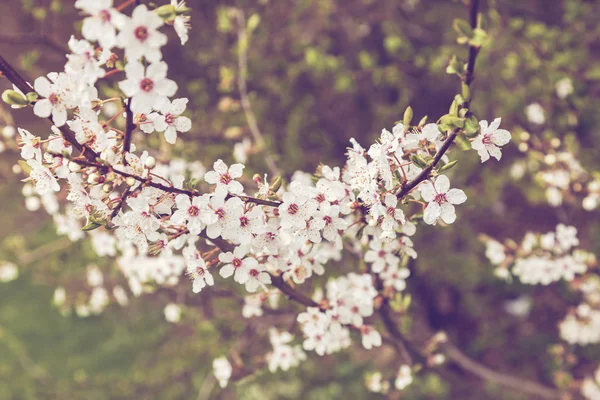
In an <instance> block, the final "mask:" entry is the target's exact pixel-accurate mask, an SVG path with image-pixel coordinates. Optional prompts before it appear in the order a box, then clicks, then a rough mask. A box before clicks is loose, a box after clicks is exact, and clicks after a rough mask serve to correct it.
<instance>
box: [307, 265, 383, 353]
mask: <svg viewBox="0 0 600 400" xmlns="http://www.w3.org/2000/svg"><path fill="white" fill-rule="evenodd" d="M376 296H377V290H376V289H375V287H374V286H373V280H372V277H371V275H369V274H362V275H359V274H355V273H350V274H348V275H347V276H341V277H339V278H337V279H333V280H330V281H329V282H328V283H327V302H328V303H329V307H328V309H327V310H326V311H325V312H322V310H320V309H319V308H317V307H308V308H307V310H306V312H303V313H301V314H299V315H298V322H299V323H300V324H301V326H302V332H303V333H304V342H303V344H302V346H303V347H304V349H305V350H314V351H315V352H316V353H317V354H319V355H324V354H332V353H335V352H338V351H340V350H342V349H344V348H346V347H348V346H350V344H351V342H350V329H351V328H354V329H356V330H358V331H360V333H361V334H362V344H363V346H364V347H365V348H366V349H371V348H373V347H378V346H381V335H380V334H379V332H377V330H376V329H375V328H374V327H373V326H370V325H365V323H364V319H365V318H367V317H370V316H371V315H373V312H374V300H375V297H376Z"/></svg>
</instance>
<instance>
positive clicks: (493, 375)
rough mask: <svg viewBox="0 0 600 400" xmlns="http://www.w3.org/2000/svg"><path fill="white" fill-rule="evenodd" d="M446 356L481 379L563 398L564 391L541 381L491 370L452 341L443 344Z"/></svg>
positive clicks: (520, 390) (530, 393)
mask: <svg viewBox="0 0 600 400" xmlns="http://www.w3.org/2000/svg"><path fill="white" fill-rule="evenodd" d="M443 347H444V350H445V354H446V356H447V357H448V358H449V359H450V360H451V361H452V362H453V363H454V364H456V365H458V366H459V367H461V368H462V369H464V370H465V371H468V372H470V373H472V374H473V375H475V376H478V377H480V378H481V379H483V380H485V381H487V382H492V383H495V384H497V385H499V386H503V387H506V388H509V389H512V390H514V391H517V392H521V393H525V394H528V395H531V396H537V398H543V399H561V398H563V395H564V393H562V392H561V391H559V390H556V389H552V388H549V387H546V386H543V385H540V384H539V383H536V382H533V381H529V380H526V379H521V378H517V377H515V376H512V375H507V374H503V373H500V372H496V371H493V370H491V369H490V368H488V367H486V366H485V365H482V364H480V363H478V362H476V361H474V360H472V359H470V358H469V357H467V356H466V355H465V354H463V353H462V352H461V351H460V350H459V349H458V348H457V347H456V346H454V345H453V344H452V343H449V342H447V343H444V344H443Z"/></svg>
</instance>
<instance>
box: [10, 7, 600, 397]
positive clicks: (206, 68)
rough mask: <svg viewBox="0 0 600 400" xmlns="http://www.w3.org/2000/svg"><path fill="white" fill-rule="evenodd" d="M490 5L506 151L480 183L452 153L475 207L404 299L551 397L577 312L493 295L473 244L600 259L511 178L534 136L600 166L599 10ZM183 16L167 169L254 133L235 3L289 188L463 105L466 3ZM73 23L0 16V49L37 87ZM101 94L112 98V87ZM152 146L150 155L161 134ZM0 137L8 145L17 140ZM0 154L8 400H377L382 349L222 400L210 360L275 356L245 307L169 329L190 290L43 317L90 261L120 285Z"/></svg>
mask: <svg viewBox="0 0 600 400" xmlns="http://www.w3.org/2000/svg"><path fill="white" fill-rule="evenodd" d="M115 3H116V4H118V3H119V1H118V0H115ZM482 3H483V4H482V11H483V12H484V14H485V16H486V21H487V31H488V35H489V42H488V44H487V45H486V47H485V48H484V49H483V51H482V52H481V54H480V56H479V58H478V60H477V66H476V73H475V81H474V83H473V96H474V100H473V102H472V108H473V111H474V113H475V115H476V116H477V117H478V118H479V119H487V120H492V119H493V118H495V117H502V126H503V127H505V128H506V129H509V130H510V131H511V132H512V133H513V138H514V140H513V145H511V146H507V147H506V150H505V151H504V156H503V160H502V162H498V163H496V162H488V163H486V164H485V167H483V168H480V164H479V158H478V156H477V154H476V153H475V152H474V151H469V152H465V153H462V154H460V162H459V165H458V167H456V168H455V169H454V170H453V175H452V181H453V186H455V187H461V188H464V189H465V190H466V192H467V195H468V196H469V201H468V203H467V204H466V205H465V206H464V207H463V208H461V210H460V211H459V220H458V221H457V223H456V224H454V225H452V226H451V227H445V228H442V229H440V228H439V227H438V228H432V227H427V226H423V227H421V228H420V230H419V233H418V234H417V236H416V238H415V248H416V249H417V251H418V252H419V258H418V260H417V261H416V263H415V265H414V266H413V275H414V276H415V277H417V278H418V280H416V279H415V280H414V282H415V283H414V284H413V283H412V282H413V279H414V278H411V279H409V280H408V286H409V291H411V292H412V294H413V297H414V298H415V301H413V306H412V313H418V314H419V315H422V316H424V317H425V319H426V320H427V321H428V323H429V324H430V325H431V327H432V328H434V329H443V330H446V331H447V332H448V333H449V335H450V336H451V337H452V338H453V340H454V342H455V343H457V344H458V346H459V347H461V348H462V349H464V351H465V352H466V353H468V354H469V355H471V356H472V357H474V358H476V359H478V360H479V361H481V362H482V363H485V364H487V365H489V366H491V367H493V368H494V369H497V370H500V371H508V372H511V373H512V374H515V375H519V376H526V377H529V378H531V379H535V380H538V381H541V382H543V383H546V384H549V385H551V384H557V383H560V382H561V379H564V377H565V375H564V371H562V370H561V368H562V366H561V365H560V364H558V363H556V362H555V361H554V357H553V355H552V354H551V352H549V351H548V349H549V347H550V346H551V345H553V344H555V343H557V341H558V338H557V328H556V323H557V321H559V320H560V319H561V318H562V317H563V316H564V313H565V310H566V307H567V306H569V305H574V304H577V299H576V298H573V296H571V295H569V294H568V292H567V291H566V290H565V287H564V286H561V285H554V286H552V287H540V288H533V287H524V286H521V285H518V284H513V285H508V284H506V283H504V282H502V281H500V280H498V279H497V278H495V277H494V276H493V274H492V267H491V266H490V265H489V264H488V262H487V260H486V259H485V257H484V255H483V253H484V251H483V245H482V244H481V242H480V241H479V234H481V233H484V234H487V235H490V236H494V237H497V238H500V239H504V238H508V237H510V238H514V239H515V240H517V241H518V240H520V238H521V237H522V235H523V234H524V232H525V231H527V230H533V231H541V232H545V231H548V230H552V229H553V228H554V226H555V225H556V223H557V222H559V221H562V222H567V223H571V224H574V225H576V226H577V227H578V229H579V236H580V239H581V241H582V246H581V247H583V248H587V249H589V250H591V251H596V253H597V252H598V250H599V249H600V241H599V240H598V239H597V238H598V234H599V233H600V232H599V230H600V229H599V228H598V227H599V225H598V219H599V218H598V213H590V212H586V211H582V210H580V208H579V207H577V206H570V205H568V204H567V205H565V206H563V207H560V208H552V207H550V206H548V205H547V202H546V199H545V197H544V194H543V190H542V189H541V188H540V187H539V186H538V185H536V183H535V181H534V180H532V178H531V177H529V176H528V175H527V174H525V175H524V176H523V177H522V178H521V179H518V180H515V179H513V178H511V175H510V173H509V171H510V169H511V167H512V165H513V164H514V163H515V162H519V161H523V160H527V161H528V162H530V163H531V162H533V163H535V160H532V159H530V158H531V157H530V155H529V154H528V151H527V149H528V147H527V145H526V144H525V142H524V141H523V143H522V144H521V145H520V142H521V141H522V140H523V139H526V138H527V137H528V136H529V137H537V138H540V139H541V140H542V139H544V140H549V139H551V138H558V139H560V141H559V142H558V147H561V148H565V149H569V150H570V151H573V152H575V154H576V155H577V157H578V159H579V160H580V161H581V162H582V163H583V164H584V166H585V167H587V168H589V169H595V170H598V167H599V165H598V164H600V161H599V160H600V158H599V155H600V145H598V143H599V142H600V130H599V129H598V126H600V114H599V113H598V109H599V108H600V100H599V99H600V97H599V96H598V95H599V93H600V41H599V40H598V39H599V38H600V25H599V24H598V21H597V16H598V15H600V4H599V3H598V2H597V1H585V0H505V1H495V0H486V1H482ZM188 5H189V6H190V7H191V8H192V9H193V13H192V24H193V30H192V31H191V40H190V42H189V43H188V44H187V45H186V46H185V47H180V46H178V45H177V44H176V42H177V38H175V37H174V34H173V32H170V34H172V35H171V36H172V37H171V38H172V41H171V42H170V43H171V45H170V46H168V47H166V48H165V49H164V50H165V59H166V60H167V61H168V63H169V65H170V76H171V78H172V79H175V80H176V81H177V82H178V83H179V86H180V92H179V95H180V96H187V97H189V98H190V104H189V106H188V107H189V108H188V109H189V114H190V117H192V120H193V128H192V130H191V131H190V132H187V133H185V134H182V135H181V139H182V140H180V141H178V142H177V145H176V146H175V148H174V149H173V154H176V155H181V156H183V157H185V158H187V159H190V160H200V161H201V162H202V163H204V165H211V164H212V162H213V161H214V160H216V159H217V158H223V159H225V160H226V161H231V160H232V148H233V146H234V144H235V143H238V142H240V141H242V140H243V139H244V138H249V137H250V132H249V130H248V128H247V125H246V120H245V117H244V113H243V110H242V108H241V105H240V96H239V92H238V87H237V84H236V79H237V74H238V57H237V33H236V30H237V25H236V20H235V18H234V13H233V11H232V8H231V7H237V8H240V9H242V10H244V12H245V14H246V16H247V17H250V16H252V17H251V18H252V19H253V24H256V26H255V28H254V29H253V30H252V32H251V36H250V41H249V44H248V45H249V47H248V88H249V92H250V100H251V102H252V106H253V108H254V111H255V113H256V115H257V118H258V123H259V125H260V128H261V130H262V131H263V133H264V134H265V136H266V140H267V142H268V143H267V146H268V148H269V149H270V151H271V152H272V153H273V154H274V156H275V157H276V161H277V162H278V164H279V165H280V166H281V167H282V168H283V169H284V172H285V174H286V176H287V177H289V176H291V174H292V173H293V172H294V171H295V170H298V169H300V170H305V171H313V170H314V169H315V168H316V167H317V166H318V164H319V163H326V164H328V165H342V164H343V161H344V153H345V151H346V147H347V145H348V140H349V139H350V138H352V137H354V138H356V139H357V140H358V141H359V142H360V143H362V144H363V145H365V146H368V145H369V144H370V143H371V142H372V141H373V140H374V139H375V138H377V137H378V136H379V132H380V131H381V129H382V128H383V127H387V128H388V129H389V128H391V127H392V126H393V124H394V122H395V121H397V120H400V119H401V118H402V114H403V112H404V109H405V108H406V107H407V106H408V105H410V106H412V108H413V110H414V115H415V118H414V119H415V120H419V119H421V118H422V117H423V116H425V115H429V117H430V121H431V120H436V119H437V118H438V117H439V116H441V115H443V114H445V113H446V112H447V109H448V107H449V105H450V103H451V101H452V99H453V97H454V95H455V94H456V93H458V91H459V90H460V88H459V87H458V84H457V79H456V77H453V76H451V75H449V74H447V73H446V72H445V69H446V66H447V65H448V62H449V60H450V58H451V56H452V55H453V54H458V55H459V57H462V58H463V59H466V54H464V51H465V50H464V48H463V47H462V46H460V45H458V44H456V34H455V33H454V32H453V30H452V20H453V18H455V17H461V18H466V9H465V8H464V6H463V5H462V4H461V3H460V2H459V1H449V0H400V1H397V0H297V1H281V0H248V1H243V0H239V1H226V2H222V1H210V0H206V1H204V0H202V1H201V0H192V1H188ZM254 15H256V16H254ZM78 25H79V21H78V15H77V13H76V11H75V10H74V8H73V7H72V4H71V1H67V0H4V1H3V2H2V12H1V13H0V52H1V54H2V55H3V56H5V57H7V58H9V59H12V62H13V64H15V65H16V66H17V67H18V68H19V69H20V70H21V71H22V72H24V74H25V75H26V76H27V78H28V79H29V80H30V81H33V79H34V78H35V77H37V76H39V75H42V74H45V73H47V72H50V71H55V70H60V69H61V68H62V65H63V64H64V61H65V57H64V54H65V52H66V50H65V44H66V42H67V40H68V38H69V36H70V35H71V34H72V32H74V28H76V27H78ZM565 77H568V78H570V79H571V80H572V82H573V87H574V91H573V93H572V94H571V95H569V96H568V97H566V98H561V97H559V96H557V93H556V88H555V85H556V83H557V82H559V81H560V80H561V79H563V78H565ZM111 85H112V84H111ZM111 85H107V87H104V88H103V90H104V91H105V93H110V91H111V90H114V89H115V86H114V85H112V86H111ZM5 86H7V83H6V82H2V89H4V88H5ZM532 103H539V104H540V105H541V106H542V108H543V110H544V115H545V122H544V123H543V124H533V123H531V122H530V120H528V118H527V116H526V112H525V110H526V107H527V106H528V105H530V104H532ZM5 112H6V110H4V111H3V113H5ZM12 116H13V117H14V119H15V124H16V125H17V126H22V127H24V128H27V129H29V130H30V131H32V132H34V133H36V134H39V135H41V136H44V134H43V132H49V127H48V126H47V124H46V121H41V120H38V119H35V118H34V117H33V116H32V114H31V113H30V112H28V111H20V112H15V113H13V114H12ZM3 140H4V139H3ZM150 140H151V141H152V140H155V141H156V142H155V143H153V142H151V144H154V145H155V146H156V147H157V148H161V144H160V143H159V141H158V138H156V139H150ZM4 141H5V142H6V146H8V147H10V145H11V144H10V143H9V142H10V140H4ZM13 148H14V143H13ZM519 149H520V150H521V151H519ZM161 151H162V153H161V154H162V155H163V157H168V154H169V153H168V152H166V151H165V150H164V149H162V150H161ZM456 151H458V150H456ZM1 157H2V158H1V160H0V198H2V206H1V213H0V220H1V221H2V223H1V224H0V239H1V241H0V259H5V260H9V261H13V262H15V263H16V264H17V265H18V266H19V272H20V276H19V278H18V279H17V280H15V281H13V282H10V283H5V284H1V286H0V399H2V400H4V399H50V398H55V399H129V398H142V399H146V398H147V399H195V398H197V399H207V398H241V399H258V398H261V399H263V398H269V399H271V398H273V399H275V398H281V399H296V398H303V399H304V398H306V399H334V398H340V399H342V398H371V397H372V398H376V397H377V395H374V394H370V393H368V392H366V390H365V389H364V383H363V381H364V379H363V375H364V373H365V372H367V371H372V370H375V369H383V368H385V366H386V365H389V364H391V365H395V364H394V360H393V357H394V354H393V353H390V354H387V355H386V354H385V353H383V354H382V356H381V357H379V358H377V359H373V358H372V357H371V356H370V355H369V353H366V352H361V351H351V352H346V353H343V354H341V355H338V356H335V357H333V356H331V357H318V356H316V355H314V354H310V355H309V360H308V361H307V362H306V363H304V364H303V365H302V366H301V367H300V368H299V369H297V370H292V371H289V372H287V373H281V372H279V373H277V374H275V375H271V374H269V373H263V372H258V373H257V374H254V375H252V376H250V377H248V378H246V379H244V380H243V381H242V382H241V383H238V384H236V385H232V386H231V387H230V388H228V389H227V390H225V391H220V390H218V389H217V386H215V381H214V379H213V378H212V377H211V370H212V365H211V364H212V359H213V358H214V357H217V356H220V355H222V354H226V353H228V352H229V350H230V349H231V348H232V346H233V347H235V346H237V344H238V343H239V339H240V338H243V337H247V336H250V337H251V338H252V340H253V341H255V345H256V346H264V347H265V351H266V349H268V339H266V336H265V329H266V328H265V327H264V326H253V325H252V324H250V323H248V322H247V320H243V319H241V317H240V315H239V314H240V306H239V303H236V302H234V301H233V300H229V299H223V298H219V296H218V295H217V294H213V295H211V294H210V291H205V292H203V293H202V295H201V296H198V297H199V298H197V299H194V302H195V304H193V305H189V304H188V305H187V306H186V307H185V308H184V312H183V318H182V321H181V322H180V323H178V324H169V323H167V322H166V321H164V316H163V308H164V306H165V304H167V303H168V302H170V301H178V300H181V296H183V297H184V298H185V297H186V296H189V292H190V288H189V285H187V282H185V284H184V285H183V286H185V287H183V289H182V290H181V291H179V292H178V293H176V295H175V297H173V293H170V292H166V293H163V292H161V291H158V292H157V293H155V294H153V295H144V296H142V297H140V298H132V299H131V301H130V304H129V305H128V306H126V307H121V306H119V305H117V304H113V305H111V306H109V308H108V309H107V310H105V311H104V312H103V313H102V314H101V315H98V316H92V317H88V318H78V317H77V316H75V315H73V313H70V312H69V311H68V310H66V309H63V310H61V309H60V308H59V307H55V306H53V305H52V296H53V292H54V289H55V287H57V286H61V287H64V288H65V289H66V293H67V297H68V298H69V299H70V300H71V301H72V302H76V301H77V298H78V297H81V298H85V297H86V296H88V295H89V287H87V286H86V283H85V270H86V267H87V266H88V265H89V264H91V263H95V264H96V265H98V266H99V267H100V268H101V269H102V271H103V272H104V273H105V280H107V281H109V282H120V280H122V278H121V277H120V275H119V273H118V272H117V271H116V270H115V269H114V267H113V266H112V264H111V260H109V259H98V258H97V257H96V256H95V255H94V253H93V251H91V248H90V247H89V243H84V242H81V241H80V242H76V243H74V244H71V242H69V240H68V239H67V238H66V237H64V236H57V235H56V233H55V230H54V227H53V223H52V221H51V220H50V219H49V218H47V217H46V216H45V214H44V213H43V212H41V211H39V212H34V213H32V212H29V211H27V210H26V209H25V207H24V204H23V203H24V201H23V198H22V196H21V193H20V191H21V187H22V183H21V182H20V181H19V179H20V176H17V175H15V174H13V173H12V167H13V165H14V164H15V162H16V160H17V157H18V154H17V153H16V152H14V151H13V152H11V151H8V150H7V151H6V152H4V153H3V154H2V156H1ZM457 157H458V156H453V158H457ZM247 165H248V168H249V169H250V172H252V173H253V172H259V173H263V172H264V171H266V165H265V164H264V160H263V157H262V155H261V154H260V153H259V152H257V154H254V155H252V154H251V155H250V159H249V161H248V162H247ZM354 267H355V266H353V265H350V266H346V267H345V268H348V269H351V268H354ZM330 271H331V270H330ZM182 293H183V294H182ZM186 293H187V294H186ZM522 295H526V296H528V297H529V298H531V299H533V301H532V304H533V305H532V309H531V311H530V313H529V314H527V315H526V316H514V315H511V314H510V313H509V312H507V310H506V301H508V300H511V299H516V298H519V296H522ZM409 322H410V321H409ZM288 324H292V321H288ZM413 328H414V327H413ZM417 328H418V327H416V328H414V329H417ZM599 350H600V349H594V348H590V347H588V348H586V349H585V351H584V352H581V354H580V356H581V360H582V362H581V363H579V364H577V365H578V368H580V369H579V370H577V369H576V374H577V373H583V372H589V370H590V368H591V366H593V363H591V360H593V359H594V357H597V356H598V355H599V354H600V351H599ZM586 362H589V365H590V366H588V364H586ZM393 373H394V371H392V370H390V371H389V376H392V375H393ZM579 377H580V376H579ZM402 398H403V399H482V398H489V399H518V398H520V397H518V395H515V394H514V393H507V392H506V391H503V390H500V389H499V388H495V387H490V386H487V385H486V384H485V383H483V382H481V381H479V380H477V379H476V378H472V377H470V376H468V375H466V374H464V373H462V372H461V371H460V370H452V369H450V370H449V371H448V372H447V373H445V374H443V375H438V374H436V373H431V372H430V373H427V374H423V375H420V377H419V379H418V381H417V382H416V383H415V384H413V385H411V386H410V387H409V388H408V389H407V390H406V392H405V394H403V395H402Z"/></svg>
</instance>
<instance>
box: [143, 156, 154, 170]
mask: <svg viewBox="0 0 600 400" xmlns="http://www.w3.org/2000/svg"><path fill="white" fill-rule="evenodd" d="M144 166H145V167H146V168H148V169H152V168H154V167H156V158H154V157H152V156H148V157H147V158H146V161H144Z"/></svg>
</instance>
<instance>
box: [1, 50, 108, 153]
mask: <svg viewBox="0 0 600 400" xmlns="http://www.w3.org/2000/svg"><path fill="white" fill-rule="evenodd" d="M0 72H2V74H3V75H4V76H5V77H6V78H7V79H8V80H9V81H10V82H11V83H12V84H13V85H15V86H16V87H17V88H18V89H19V90H20V91H21V92H23V94H27V93H29V92H35V90H34V89H33V87H31V85H30V84H29V83H27V81H26V80H25V79H24V78H23V77H22V76H21V75H20V74H19V73H18V72H17V71H16V70H15V69H14V68H13V67H12V66H11V65H10V64H9V63H8V62H7V61H6V60H5V59H4V58H3V57H2V56H0ZM48 119H49V120H50V122H52V123H54V121H53V120H52V117H51V116H50V117H48ZM58 130H59V131H60V133H61V134H62V136H63V137H64V138H65V140H66V141H67V142H69V143H71V145H72V146H73V147H75V148H76V149H77V150H79V152H80V153H82V154H83V155H84V157H85V158H87V159H88V160H90V161H95V160H96V158H97V157H98V154H96V152H95V151H93V150H92V149H89V148H87V147H85V146H82V145H81V144H80V143H79V142H78V141H77V139H76V138H75V134H74V133H73V132H72V131H71V130H69V129H68V128H67V127H66V126H64V125H63V126H61V127H58Z"/></svg>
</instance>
